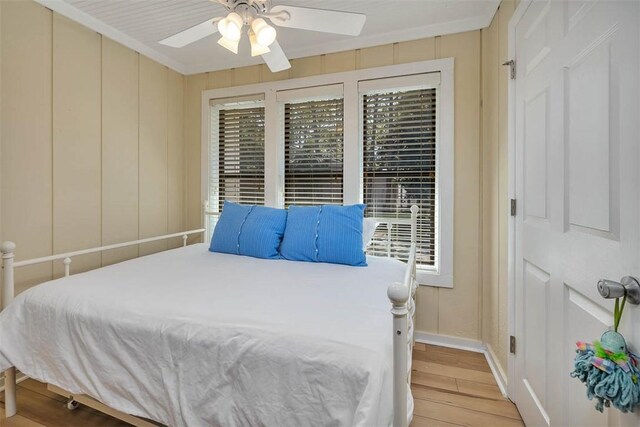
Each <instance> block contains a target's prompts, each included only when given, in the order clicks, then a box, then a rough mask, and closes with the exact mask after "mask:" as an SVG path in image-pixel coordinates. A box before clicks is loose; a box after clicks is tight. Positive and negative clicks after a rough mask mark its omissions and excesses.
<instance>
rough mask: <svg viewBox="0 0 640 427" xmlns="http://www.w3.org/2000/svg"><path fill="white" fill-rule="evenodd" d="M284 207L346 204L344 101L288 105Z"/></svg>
mask: <svg viewBox="0 0 640 427" xmlns="http://www.w3.org/2000/svg"><path fill="white" fill-rule="evenodd" d="M283 108H284V114H283V117H284V120H283V122H284V123H283V124H284V205H285V207H288V206H290V205H321V204H334V203H335V204H342V193H343V191H342V190H343V140H344V135H343V133H344V129H343V116H344V104H343V99H342V98H334V99H320V100H308V101H304V102H286V103H285V104H284V107H283Z"/></svg>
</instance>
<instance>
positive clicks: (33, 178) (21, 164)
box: [0, 1, 53, 291]
mask: <svg viewBox="0 0 640 427" xmlns="http://www.w3.org/2000/svg"><path fill="white" fill-rule="evenodd" d="M0 9H2V12H1V14H2V18H1V22H0V28H1V30H0V31H1V35H0V40H1V43H2V46H1V51H2V54H1V55H2V56H1V57H0V67H1V71H0V75H1V79H2V80H1V83H0V84H1V86H2V96H0V103H1V111H2V113H1V116H0V122H1V124H2V125H1V134H0V140H1V141H2V160H1V161H2V163H1V164H0V170H1V172H0V173H1V174H2V176H1V180H2V203H1V205H2V212H1V215H0V216H1V218H2V224H1V227H0V229H1V230H2V235H1V237H2V240H12V241H14V242H16V243H17V245H18V246H17V251H16V259H18V260H22V259H28V258H34V257H40V256H46V255H50V254H51V250H52V246H53V237H52V152H51V25H52V13H51V11H50V10H48V9H45V8H43V7H40V6H38V5H36V4H35V3H33V2H15V1H11V2H5V1H3V2H0ZM25 28H29V29H30V30H29V31H24V29H25ZM25 46H29V48H28V49H25ZM51 274H52V270H51V264H44V265H39V266H32V267H27V268H24V269H21V270H18V271H17V272H16V282H17V284H18V288H17V291H20V290H22V289H24V288H26V287H27V286H30V285H33V284H35V283H38V282H40V281H43V280H46V279H49V278H51Z"/></svg>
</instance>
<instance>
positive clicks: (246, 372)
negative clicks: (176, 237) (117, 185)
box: [0, 244, 405, 427]
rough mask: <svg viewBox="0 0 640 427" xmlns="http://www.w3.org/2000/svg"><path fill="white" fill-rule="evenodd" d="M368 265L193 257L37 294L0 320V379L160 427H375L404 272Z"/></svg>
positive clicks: (202, 253) (155, 259) (90, 276)
mask: <svg viewBox="0 0 640 427" xmlns="http://www.w3.org/2000/svg"><path fill="white" fill-rule="evenodd" d="M368 262H369V267H348V266H341V265H332V264H314V263H306V262H294V261H285V260H282V261H280V260H261V259H255V258H249V257H244V256H236V255H226V254H217V253H216V254H214V253H211V252H208V251H207V247H206V245H203V244H200V245H193V246H189V247H187V248H180V249H175V250H171V251H166V252H162V253H158V254H155V255H151V256H147V257H143V258H138V259H134V260H131V261H127V262H124V263H121V264H117V265H113V266H109V267H105V268H101V269H98V270H93V271H90V272H87V273H83V274H77V275H73V276H71V277H68V278H63V279H59V280H54V281H51V282H47V283H44V284H41V285H38V286H36V287H34V288H32V289H30V290H28V291H26V292H23V293H22V294H20V295H19V296H18V297H17V298H16V299H15V300H14V302H13V303H12V304H11V305H10V306H9V307H8V308H7V309H6V310H4V311H3V312H2V313H1V314H0V370H4V369H6V368H8V367H10V366H15V367H17V368H18V369H19V370H20V371H22V372H24V373H25V374H26V375H28V376H30V377H32V378H35V379H38V380H40V381H44V382H48V383H51V384H55V385H57V386H59V387H62V388H64V389H66V390H69V391H70V392H72V393H85V394H88V395H90V396H93V397H94V398H96V399H98V400H100V401H102V402H104V403H106V404H107V405H109V406H111V407H113V408H115V409H118V410H120V411H123V412H126V413H130V414H133V415H138V416H143V417H146V418H150V419H152V420H155V421H159V422H161V423H164V424H168V425H171V426H190V427H200V426H203V427H204V426H249V425H250V426H259V425H265V426H296V427H298V426H338V425H340V426H342V425H345V426H348V425H358V426H388V425H390V424H391V421H392V411H393V409H392V378H391V375H392V339H391V337H392V334H391V331H392V329H391V328H392V326H391V325H392V318H391V314H390V312H389V310H390V304H389V301H388V299H387V296H386V290H387V287H388V286H389V285H390V284H391V283H393V282H395V281H402V277H403V273H404V269H405V265H404V264H402V263H401V262H399V261H396V260H392V259H387V258H379V257H372V256H369V257H368Z"/></svg>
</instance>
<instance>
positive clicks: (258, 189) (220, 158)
mask: <svg viewBox="0 0 640 427" xmlns="http://www.w3.org/2000/svg"><path fill="white" fill-rule="evenodd" d="M212 111H213V114H212V141H213V143H212V144H211V156H210V159H211V168H210V171H211V177H210V185H209V189H210V193H211V194H210V195H209V200H210V203H211V206H210V209H212V210H213V211H214V212H221V211H222V204H223V203H224V201H225V200H229V201H233V202H237V203H244V204H257V205H263V204H264V120H265V117H264V105H263V104H262V102H260V101H249V102H235V103H232V104H227V105H218V106H214V108H213V109H212Z"/></svg>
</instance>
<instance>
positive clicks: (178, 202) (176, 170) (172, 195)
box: [167, 70, 185, 247]
mask: <svg viewBox="0 0 640 427" xmlns="http://www.w3.org/2000/svg"><path fill="white" fill-rule="evenodd" d="M183 92H184V77H183V76H182V75H181V74H178V73H176V72H175V71H172V70H168V71H167V231H168V232H169V233H177V232H179V231H183V230H184V214H183V213H184V212H183V207H184V205H185V199H184V185H185V170H184V160H185V155H184V133H183V129H184V112H183V103H182V98H183ZM168 244H169V246H170V247H177V246H180V245H182V239H181V238H177V239H174V240H172V241H169V242H168Z"/></svg>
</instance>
